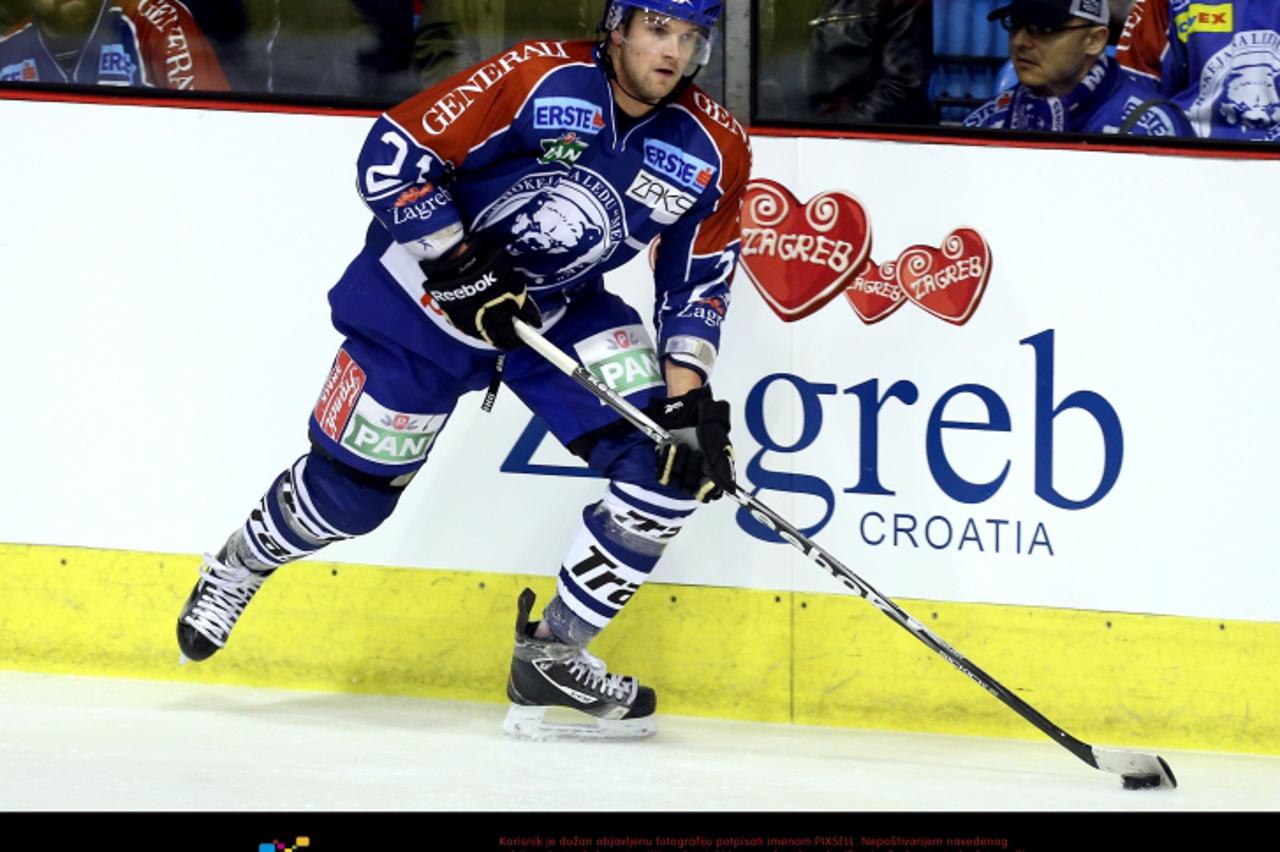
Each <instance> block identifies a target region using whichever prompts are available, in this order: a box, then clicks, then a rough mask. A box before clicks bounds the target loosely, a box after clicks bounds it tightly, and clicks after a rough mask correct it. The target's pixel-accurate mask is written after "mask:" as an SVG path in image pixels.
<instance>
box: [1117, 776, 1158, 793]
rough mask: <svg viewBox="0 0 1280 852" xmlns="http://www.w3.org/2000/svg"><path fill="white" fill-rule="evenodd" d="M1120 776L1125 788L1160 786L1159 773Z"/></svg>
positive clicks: (1146, 788)
mask: <svg viewBox="0 0 1280 852" xmlns="http://www.w3.org/2000/svg"><path fill="white" fill-rule="evenodd" d="M1121 778H1122V780H1123V781H1124V788H1125V789H1126V790H1150V789H1151V788H1152V787H1159V786H1160V776H1159V775H1123V776H1121Z"/></svg>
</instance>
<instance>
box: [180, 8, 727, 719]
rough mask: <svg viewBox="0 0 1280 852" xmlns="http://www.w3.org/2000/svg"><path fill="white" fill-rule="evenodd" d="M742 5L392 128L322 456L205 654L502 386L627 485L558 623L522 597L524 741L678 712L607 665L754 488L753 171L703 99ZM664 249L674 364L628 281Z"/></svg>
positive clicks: (192, 608) (509, 80) (215, 587)
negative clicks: (737, 286)
mask: <svg viewBox="0 0 1280 852" xmlns="http://www.w3.org/2000/svg"><path fill="white" fill-rule="evenodd" d="M720 10H721V3H719V2H711V0H643V2H639V0H612V2H610V3H608V4H607V5H606V9H605V11H604V15H603V18H602V20H601V25H600V32H601V38H600V40H599V42H598V43H592V42H553V41H529V42H524V43H521V44H518V45H516V46H515V47H513V48H512V49H511V50H508V51H507V52H505V53H502V54H499V55H497V56H495V57H493V58H492V59H490V60H488V61H487V62H482V63H480V64H479V65H476V66H475V67H473V68H471V69H468V70H466V71H463V72H461V73H460V74H458V75H456V76H454V77H452V78H450V79H448V80H446V81H444V82H443V83H441V84H439V85H437V86H435V87H433V88H431V89H428V90H426V91H424V92H422V93H420V94H419V95H417V96H415V97H413V98H412V99H410V100H408V101H406V102H405V103H403V104H400V105H399V106H397V107H395V108H393V109H391V110H390V111H388V112H387V113H385V114H383V115H382V116H381V117H380V118H379V119H378V120H377V122H376V123H375V125H374V127H373V129H372V131H371V132H370V133H369V135H368V138H367V140H366V142H365V145H364V148H363V150H362V151H361V153H360V157H359V163H358V172H357V181H358V184H359V188H360V191H361V193H362V194H363V197H364V199H365V201H366V202H367V204H368V205H369V207H370V208H371V210H372V211H373V214H374V221H373V222H372V223H371V224H370V227H369V230H368V233H367V239H366V245H365V248H364V250H363V251H362V252H361V253H360V254H359V255H358V256H357V257H356V259H355V260H354V261H353V262H352V263H351V265H350V266H349V267H348V268H347V271H346V273H345V274H344V275H343V276H342V278H341V280H340V281H339V282H338V283H337V285H336V286H334V288H333V289H332V290H331V291H330V293H329V301H330V305H331V307H332V312H333V321H334V324H335V326H336V327H337V329H338V330H339V331H340V332H341V333H342V334H343V335H344V336H345V338H346V340H345V342H344V343H343V345H342V347H341V349H340V350H339V351H338V354H337V357H336V359H335V361H334V363H333V367H332V371H331V372H330V374H329V378H328V381H327V382H326V383H325V385H324V388H323V391H322V393H321V396H320V399H319V402H318V403H317V405H316V407H315V410H314V412H313V414H312V417H311V420H310V438H311V444H312V447H311V450H310V452H308V453H307V454H306V455H304V456H303V457H302V458H300V459H298V460H297V461H296V462H295V463H294V464H293V465H292V466H290V467H289V468H287V469H286V470H284V471H283V472H282V473H281V474H280V475H279V476H278V477H277V478H276V480H275V481H274V482H273V483H272V484H271V486H270V488H269V489H268V490H267V493H266V494H265V495H264V496H263V498H262V500H261V501H260V502H259V503H258V505H257V507H256V508H255V509H254V510H253V511H252V512H251V513H250V514H249V518H248V520H247V521H246V522H245V524H244V525H243V526H242V527H241V528H239V529H237V530H236V531H235V532H234V533H232V535H231V537H230V539H229V540H228V541H227V542H226V544H225V545H224V546H223V547H222V549H221V550H220V551H219V553H218V555H217V556H216V557H214V556H206V557H205V560H204V564H203V566H202V570H201V577H200V579H199V581H198V582H197V583H196V586H195V588H194V589H193V591H192V593H191V596H190V598H189V599H188V601H187V603H186V605H185V606H184V607H183V610H182V613H181V615H180V616H179V621H178V643H179V646H180V647H181V650H182V653H183V655H184V656H185V657H186V658H188V659H191V660H203V659H205V658H207V657H209V656H210V655H212V654H213V653H214V652H216V651H217V650H218V649H219V648H221V647H222V646H223V645H224V644H225V643H226V641H227V637H228V635H229V634H230V632H231V629H232V627H233V626H234V625H235V623H236V620H237V619H238V618H239V617H240V614H241V613H242V612H243V610H244V608H245V606H246V605H247V604H248V603H249V600H250V599H251V598H252V597H253V595H254V593H255V592H256V591H257V590H258V589H259V587H260V586H261V585H262V583H263V581H264V580H266V578H267V577H269V576H270V574H271V573H272V572H273V571H274V570H276V569H277V568H279V567H280V566H281V565H284V564H285V563H287V562H291V561H293V560H295V559H299V558H301V557H304V556H307V555H309V554H312V553H314V552H316V551H317V550H319V549H320V548H321V547H323V546H325V545H326V544H328V543H330V542H333V541H337V540H339V539H345V538H349V537H352V536H357V535H362V534H365V533H368V532H370V531H371V530H373V529H374V528H375V527H377V526H378V524H380V523H381V522H382V521H383V520H384V519H385V518H386V517H388V516H389V515H390V514H391V512H392V510H393V509H394V508H395V505H396V501H397V500H398V499H399V497H400V495H401V493H402V492H403V489H404V488H405V486H406V485H407V484H408V483H409V481H410V480H411V479H412V478H413V476H414V474H415V473H416V472H417V471H418V469H419V468H421V467H422V465H423V463H424V462H425V461H426V458H427V455H428V452H429V449H430V446H431V444H432V442H433V440H434V439H435V436H437V435H438V434H439V433H440V430H441V429H442V428H444V426H445V424H446V422H447V420H448V418H449V415H450V412H452V411H453V408H454V406H455V404H456V403H457V401H458V398H459V397H460V396H461V395H462V394H464V393H466V392H468V391H473V390H479V389H482V388H485V387H486V386H489V387H490V388H491V389H492V390H496V388H497V380H498V377H499V376H500V377H501V379H502V381H504V382H505V383H506V384H507V385H508V386H509V387H510V388H511V389H512V390H513V391H514V392H515V393H516V394H517V395H518V396H519V397H520V398H521V399H522V400H523V401H524V402H525V403H526V404H527V405H528V406H529V407H530V408H531V409H533V411H535V412H537V413H538V414H540V415H541V416H542V417H543V418H544V419H545V420H546V421H547V423H548V425H549V426H550V429H551V431H552V432H553V433H554V434H555V436H556V437H557V438H558V439H559V440H560V441H561V442H563V443H564V444H565V445H566V446H567V447H568V448H569V449H570V450H571V451H572V452H574V453H575V454H577V455H578V456H580V457H581V458H583V459H584V460H585V461H586V462H587V463H588V464H589V465H590V466H591V467H593V468H595V469H596V470H598V471H601V472H602V473H603V474H604V475H605V476H606V477H607V478H608V479H609V483H608V486H607V488H606V489H605V494H604V496H603V498H602V499H600V500H599V501H597V502H595V503H592V504H591V505H588V506H587V507H586V508H585V509H584V510H583V511H582V514H581V520H580V522H579V523H578V529H577V532H576V534H575V536H574V538H573V540H572V543H571V544H570V545H569V548H568V552H567V553H566V555H565V557H564V561H563V563H562V567H561V570H560V572H559V575H558V580H557V585H556V595H555V597H554V598H553V599H552V600H551V601H550V603H549V604H548V605H547V606H546V607H545V609H544V611H543V613H542V618H541V620H540V621H533V620H531V613H532V607H533V604H534V595H533V593H532V592H531V591H528V590H526V591H525V593H524V594H523V595H521V596H520V599H519V601H518V615H517V622H516V626H517V629H516V639H515V651H514V654H513V659H512V664H511V677H510V680H509V683H508V687H507V691H508V696H509V697H510V699H511V701H512V704H513V707H512V710H511V711H510V712H509V714H508V719H507V730H508V732H509V733H515V734H522V733H524V734H533V735H536V734H537V733H538V732H539V725H540V722H541V717H542V713H543V712H545V709H546V708H547V707H549V706H553V705H561V706H568V707H572V708H575V709H578V710H581V711H584V712H585V713H587V714H590V716H593V717H596V719H597V720H599V721H598V725H599V728H598V729H596V730H593V731H592V732H591V733H592V735H601V731H602V730H603V735H605V736H619V737H624V736H634V735H643V734H649V733H652V732H653V731H654V730H655V726H654V723H653V718H652V717H653V713H654V708H655V706H656V698H655V695H654V691H653V690H652V689H651V688H648V687H645V686H641V685H640V684H639V683H638V682H637V681H636V680H635V678H633V677H629V676H621V675H616V674H611V673H609V672H608V671H607V670H606V667H605V665H604V663H602V662H601V661H600V660H599V659H597V658H595V657H593V656H592V655H591V654H589V653H588V652H587V650H586V647H587V644H588V642H590V641H591V639H592V638H593V637H594V636H596V634H598V633H599V632H600V631H601V630H602V629H603V628H604V627H605V626H606V625H608V624H609V622H610V621H611V620H612V619H613V618H614V616H616V615H617V614H618V612H619V611H620V610H621V609H622V607H623V606H624V605H625V604H626V603H627V601H628V600H629V599H630V598H631V596H632V595H633V594H635V592H636V591H637V590H638V589H639V587H640V585H641V584H642V583H643V582H644V581H645V579H646V578H647V577H648V576H649V575H650V573H651V572H652V571H653V568H654V566H655V564H656V563H657V561H658V559H659V557H660V556H661V554H662V552H663V549H664V548H665V547H666V545H667V544H668V542H670V541H671V539H672V538H673V537H674V536H675V535H676V534H677V533H678V532H679V530H680V528H681V527H682V526H683V525H684V523H685V522H686V520H687V519H688V517H689V516H690V514H692V512H693V511H694V509H695V508H696V507H697V505H698V503H699V501H703V502H705V501H708V500H711V499H715V498H716V497H718V496H720V495H721V494H722V489H721V488H720V487H719V486H718V485H717V483H723V482H726V481H729V480H731V479H732V477H733V467H732V452H731V448H730V444H729V438H728V430H729V406H728V403H726V402H723V401H717V400H715V399H714V398H713V397H712V394H711V391H710V388H709V387H708V385H707V384H706V383H707V380H708V379H709V377H710V376H711V373H712V370H713V368H714V366H715V361H716V355H717V351H718V348H719V337H720V324H721V321H722V319H723V318H724V314H725V310H726V308H727V306H728V303H729V282H730V279H731V277H732V275H733V271H734V267H735V264H736V261H737V258H738V252H739V234H740V230H741V223H740V215H741V205H742V197H743V193H744V190H745V185H746V182H747V178H748V173H749V171H750V150H749V147H748V141H747V137H746V135H745V133H744V132H743V130H742V128H741V126H740V125H739V124H738V123H737V122H736V121H734V120H733V118H732V117H731V116H730V115H729V113H728V112H727V111H726V110H725V109H723V108H722V107H720V106H719V105H717V104H716V103H715V102H714V101H712V100H711V99H710V98H708V97H707V96H706V95H705V94H704V93H703V92H702V91H701V90H699V89H698V88H696V87H695V86H693V85H692V83H691V80H690V77H691V76H692V74H694V73H695V72H696V71H697V70H698V69H699V68H700V67H701V66H702V65H704V64H705V63H706V62H707V61H708V59H709V57H710V55H711V51H712V47H713V39H714V32H715V29H714V28H715V25H716V22H717V20H718V18H719V15H720ZM659 237H660V238H661V242H660V243H659V244H658V249H657V261H656V267H655V276H654V277H655V291H656V294H655V295H656V299H655V306H654V314H653V320H654V325H655V328H656V331H657V341H656V346H655V344H654V343H653V342H651V340H650V338H649V335H648V333H647V331H646V330H645V327H644V325H643V324H642V322H641V318H640V316H639V314H637V312H636V311H635V310H634V309H633V308H632V307H630V306H629V305H627V304H626V303H625V302H623V301H622V300H621V299H620V298H619V297H617V296H615V295H613V294H611V293H609V292H607V291H606V290H605V289H604V286H603V278H602V275H603V274H604V273H606V272H608V271H609V270H612V269H616V268H617V267H619V266H621V265H622V264H623V263H625V262H626V261H627V260H629V259H630V258H632V257H633V256H635V255H636V254H637V253H638V252H640V251H643V250H645V249H646V248H647V247H648V245H649V244H650V243H651V242H652V241H653V240H655V239H657V238H659ZM517 317H518V318H520V319H522V320H524V321H526V322H528V323H529V324H530V325H533V326H540V327H541V329H542V333H543V334H545V335H546V337H547V338H548V339H549V340H551V341H552V342H553V343H555V344H556V345H558V346H559V347H561V348H562V349H565V350H568V351H571V352H574V353H576V355H577V356H578V358H580V359H581V360H582V362H583V363H584V364H585V365H586V366H587V367H588V368H592V367H596V366H597V365H601V364H602V363H604V362H606V361H609V360H611V359H618V358H623V359H627V360H628V361H629V362H630V363H631V364H632V365H633V366H637V367H642V368H643V369H634V370H627V371H624V372H625V374H626V375H627V376H628V377H629V383H628V381H624V380H623V379H619V380H618V381H617V382H616V383H615V384H614V386H613V387H614V390H616V391H618V392H619V393H622V394H623V395H624V396H626V398H627V399H628V400H629V401H631V402H632V403H634V404H636V405H638V406H640V407H642V408H646V410H647V411H648V412H649V413H650V414H651V416H653V417H654V418H655V419H656V420H658V421H659V422H660V423H661V424H662V425H663V426H664V427H666V428H667V429H668V430H674V431H675V432H676V433H677V434H680V435H682V436H683V439H684V443H681V444H680V445H678V446H665V447H660V448H658V450H657V452H656V454H655V448H654V446H653V445H652V444H651V443H650V442H648V441H647V440H646V439H645V438H644V437H643V436H641V435H640V434H639V433H637V432H636V431H635V430H634V429H632V428H631V427H630V426H628V425H627V424H625V423H623V422H621V421H620V420H619V418H618V417H617V415H616V414H614V413H613V412H612V410H611V409H609V408H607V407H606V406H603V405H601V404H600V403H599V402H598V401H597V400H596V399H595V398H594V397H593V396H591V395H589V394H588V393H586V392H585V391H584V390H583V389H582V388H580V387H578V386H577V385H576V384H574V383H573V382H572V381H571V380H570V379H568V378H567V377H565V376H564V375H563V374H562V373H560V372H559V370H557V369H556V368H555V367H553V366H552V365H550V364H549V363H547V362H546V361H545V360H544V359H542V358H541V357H540V356H538V355H537V353H535V352H533V351H532V350H530V349H529V348H527V347H522V346H521V343H520V340H519V338H518V336H517V335H516V333H515V330H514V319H515V318H517ZM611 372H612V371H611ZM601 374H602V375H604V374H605V372H604V371H601ZM583 718H584V721H589V722H592V724H593V725H595V724H597V722H595V721H594V720H590V719H587V717H583ZM604 729H607V730H604Z"/></svg>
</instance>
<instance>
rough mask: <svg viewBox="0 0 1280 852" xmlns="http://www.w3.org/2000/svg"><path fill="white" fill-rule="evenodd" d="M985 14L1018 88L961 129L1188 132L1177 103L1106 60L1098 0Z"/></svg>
mask: <svg viewBox="0 0 1280 852" xmlns="http://www.w3.org/2000/svg"><path fill="white" fill-rule="evenodd" d="M988 17H989V19H990V20H993V21H994V20H999V21H1000V22H1001V24H1002V25H1003V26H1004V27H1005V29H1007V30H1008V31H1009V56H1010V58H1011V59H1012V61H1013V68H1014V71H1015V72H1016V73H1017V75H1018V85H1016V86H1014V87H1013V88H1012V89H1009V90H1008V91H1006V92H1002V93H1000V95H999V96H997V97H996V98H995V99H994V100H992V101H989V102H987V103H986V104H983V105H982V106H981V107H979V108H978V109H976V110H975V111H974V112H973V113H972V114H970V115H969V117H968V118H966V119H965V121H964V123H965V126H966V127H990V128H1003V129H1007V130H1046V131H1065V132H1070V133H1123V134H1125V135H1130V136H1191V135H1193V134H1192V131H1191V125H1190V124H1189V123H1188V122H1187V118H1186V116H1185V115H1183V114H1182V111H1181V110H1179V109H1178V107H1177V106H1175V105H1174V104H1171V103H1168V102H1167V101H1163V100H1162V99H1161V98H1160V95H1159V94H1157V93H1156V91H1155V89H1154V88H1153V87H1152V86H1151V85H1150V83H1149V82H1148V81H1146V80H1142V79H1140V78H1137V77H1134V76H1132V75H1130V74H1129V73H1127V72H1126V71H1124V70H1123V69H1121V68H1120V67H1118V66H1117V64H1116V63H1115V61H1114V60H1112V59H1110V58H1108V57H1107V56H1106V54H1105V49H1106V46H1107V36H1108V30H1107V22H1108V21H1109V20H1110V14H1109V11H1108V7H1107V2H1106V0H1013V2H1012V3H1010V4H1008V5H1006V6H1002V7H1000V8H998V9H995V10H993V11H992V12H991V14H990V15H989V16H988Z"/></svg>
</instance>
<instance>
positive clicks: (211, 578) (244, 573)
mask: <svg viewBox="0 0 1280 852" xmlns="http://www.w3.org/2000/svg"><path fill="white" fill-rule="evenodd" d="M224 553H225V551H224ZM219 556H220V557H222V559H225V556H224V555H223V554H219ZM267 576H268V575H266V574H259V573H257V572H255V571H250V570H249V569H248V568H238V567H236V566H233V565H227V564H225V563H224V562H223V561H222V560H221V559H219V558H218V557H214V556H210V555H209V554H207V553H206V554H205V557H204V562H203V563H202V564H201V566H200V579H199V580H197V581H196V586H195V588H194V589H192V590H191V596H190V597H188V598H187V603H186V605H185V606H183V608H182V613H181V614H180V615H179V616H178V648H179V649H181V651H182V658H181V659H180V660H179V662H180V663H186V662H191V661H199V660H207V659H208V658H209V657H211V656H213V654H214V653H215V652H216V651H217V650H218V649H219V648H221V647H223V646H224V645H226V644H227V638H228V637H229V636H230V635H231V628H233V627H235V625H236V621H237V620H239V618H240V615H241V614H242V613H243V612H244V608H245V607H246V606H248V605H249V601H250V600H251V599H252V598H253V596H254V593H256V592H257V591H258V589H259V588H260V587H261V586H262V584H263V582H264V581H265V580H266V579H267Z"/></svg>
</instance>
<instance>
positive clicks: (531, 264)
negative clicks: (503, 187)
mask: <svg viewBox="0 0 1280 852" xmlns="http://www.w3.org/2000/svg"><path fill="white" fill-rule="evenodd" d="M473 227H474V228H475V230H483V231H487V230H490V229H493V230H496V231H498V232H501V233H505V234H506V237H507V239H506V240H505V242H506V243H507V251H508V252H510V254H511V256H512V257H513V258H514V259H515V266H516V269H518V270H520V271H521V272H523V273H524V274H525V275H528V276H529V279H530V284H531V285H532V286H534V287H546V286H554V285H557V284H563V283H564V282H566V281H569V280H571V279H573V278H575V277H577V276H578V275H581V274H582V273H584V272H587V271H588V270H590V269H591V268H592V267H594V266H596V265H597V264H600V263H603V262H604V261H606V260H608V259H609V257H610V256H611V255H612V254H613V252H614V251H615V250H616V249H617V247H618V246H619V245H621V244H622V242H623V241H624V240H625V239H626V226H625V223H624V221H623V207H622V199H621V197H619V195H618V193H617V190H615V189H614V188H613V187H612V186H610V185H609V184H608V183H607V182H606V181H605V180H604V179H603V178H601V177H600V176H599V175H597V174H596V173H595V172H592V171H590V170H588V169H583V168H581V167H579V168H575V169H573V171H571V172H569V173H568V174H567V175H566V174H565V173H563V172H558V173H552V174H546V173H541V174H539V173H535V174H532V175H529V176H528V177H526V178H524V179H523V180H521V181H519V182H518V183H516V185H515V186H513V187H511V189H509V190H507V192H505V193H504V194H503V195H502V196H501V197H500V198H498V200H497V201H495V202H494V203H493V204H491V205H489V206H488V207H487V208H485V209H484V210H483V211H481V213H480V215H479V216H477V217H476V221H475V224H474V226H473Z"/></svg>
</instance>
